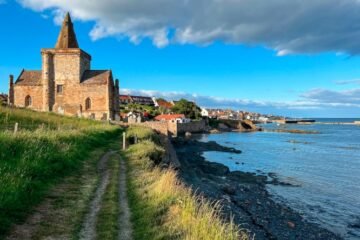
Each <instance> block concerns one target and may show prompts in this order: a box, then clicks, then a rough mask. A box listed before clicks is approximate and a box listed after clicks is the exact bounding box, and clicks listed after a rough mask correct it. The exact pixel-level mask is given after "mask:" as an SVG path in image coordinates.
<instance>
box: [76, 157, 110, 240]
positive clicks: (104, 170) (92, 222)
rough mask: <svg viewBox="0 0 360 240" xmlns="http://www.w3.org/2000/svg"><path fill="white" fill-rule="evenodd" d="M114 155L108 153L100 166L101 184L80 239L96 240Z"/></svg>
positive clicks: (91, 204)
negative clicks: (109, 163)
mask: <svg viewBox="0 0 360 240" xmlns="http://www.w3.org/2000/svg"><path fill="white" fill-rule="evenodd" d="M112 154H114V151H109V152H107V153H106V154H105V155H104V156H103V157H102V158H101V159H100V162H99V164H98V171H99V172H100V174H101V177H100V182H99V184H98V187H97V189H96V192H95V196H94V198H93V200H92V201H91V203H90V210H89V212H88V214H87V215H86V217H85V221H84V224H83V227H82V229H81V231H80V239H81V240H82V239H84V240H92V239H96V223H97V216H98V213H99V211H100V209H101V203H102V200H103V196H104V193H105V190H106V188H107V185H108V184H109V179H110V171H109V168H108V160H109V157H110V156H111V155H112Z"/></svg>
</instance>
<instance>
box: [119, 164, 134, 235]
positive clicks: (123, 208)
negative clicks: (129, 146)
mask: <svg viewBox="0 0 360 240" xmlns="http://www.w3.org/2000/svg"><path fill="white" fill-rule="evenodd" d="M119 207H120V216H119V229H120V231H119V238H118V239H119V240H132V239H133V238H132V223H131V220H130V219H131V213H130V207H129V199H128V195H127V166H126V163H125V160H124V159H123V158H120V174H119Z"/></svg>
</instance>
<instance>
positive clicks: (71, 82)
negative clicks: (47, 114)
mask: <svg viewBox="0 0 360 240" xmlns="http://www.w3.org/2000/svg"><path fill="white" fill-rule="evenodd" d="M41 55H42V82H43V86H44V89H43V111H55V112H60V113H61V112H62V111H63V108H64V106H63V104H62V103H63V102H65V101H66V99H64V98H65V96H68V95H65V94H62V93H63V92H65V91H67V92H69V91H71V90H72V89H74V88H75V87H76V86H77V85H78V84H80V82H81V77H82V76H83V74H84V72H85V71H86V70H90V62H91V56H90V55H89V54H88V53H86V52H85V51H83V50H81V49H80V48H79V44H78V42H77V38H76V34H75V31H74V26H73V23H72V21H71V17H70V14H69V13H67V14H66V16H65V18H64V21H63V23H62V27H61V30H60V33H59V36H58V39H57V42H56V45H55V48H53V49H42V50H41ZM74 97H75V98H76V96H74ZM74 111H75V110H74Z"/></svg>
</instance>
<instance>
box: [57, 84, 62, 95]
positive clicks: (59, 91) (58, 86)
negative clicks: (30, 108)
mask: <svg viewBox="0 0 360 240" xmlns="http://www.w3.org/2000/svg"><path fill="white" fill-rule="evenodd" d="M56 92H57V93H58V94H62V93H63V85H57V86H56Z"/></svg>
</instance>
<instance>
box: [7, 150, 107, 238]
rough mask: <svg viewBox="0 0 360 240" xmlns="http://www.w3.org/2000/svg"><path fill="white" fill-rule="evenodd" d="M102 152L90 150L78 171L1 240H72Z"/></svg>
mask: <svg viewBox="0 0 360 240" xmlns="http://www.w3.org/2000/svg"><path fill="white" fill-rule="evenodd" d="M104 151H105V150H104V149H102V148H100V149H97V150H95V151H93V152H92V153H91V157H90V158H89V160H88V161H86V162H85V163H84V166H83V167H82V169H81V171H80V172H79V173H78V174H74V175H72V176H69V177H67V178H65V179H64V181H63V182H62V183H60V184H58V185H56V186H55V187H54V188H53V189H51V190H50V191H49V193H48V194H47V196H46V197H45V199H44V201H43V202H42V203H40V204H39V205H38V206H37V207H35V209H34V210H33V211H32V212H33V213H32V214H30V216H28V218H27V219H26V220H25V222H24V223H22V224H17V225H15V226H13V227H12V230H11V231H10V233H9V234H8V236H7V237H6V238H5V239H7V240H18V239H36V240H37V239H76V238H75V237H74V236H75V235H76V233H77V232H78V231H79V229H80V227H81V222H82V219H83V217H84V215H85V213H86V211H87V207H88V205H89V202H90V199H91V196H92V195H93V193H94V191H95V189H96V184H97V181H98V177H97V172H96V165H97V163H98V161H99V159H100V157H101V156H102V155H103V154H104Z"/></svg>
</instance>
